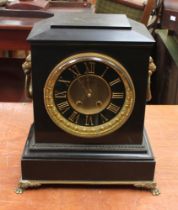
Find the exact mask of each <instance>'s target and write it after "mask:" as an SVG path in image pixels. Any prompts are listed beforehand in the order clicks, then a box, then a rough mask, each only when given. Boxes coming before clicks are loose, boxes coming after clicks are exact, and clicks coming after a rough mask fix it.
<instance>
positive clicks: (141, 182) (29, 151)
mask: <svg viewBox="0 0 178 210" xmlns="http://www.w3.org/2000/svg"><path fill="white" fill-rule="evenodd" d="M48 145H49V144H48ZM132 148H133V149H132ZM21 165H22V166H21V167H22V181H21V182H20V183H21V184H20V188H18V190H17V192H20V191H21V190H20V189H25V188H29V187H33V186H40V185H41V184H72V185H73V184H76V185H79V184H83V185H86V184H88V185H91V184H92V185H121V184H122V185H123V184H124V185H134V186H136V187H142V188H146V189H151V190H152V191H153V193H154V194H157V193H156V184H155V182H154V169H155V160H154V157H153V154H152V151H151V148H150V145H149V141H148V137H147V135H146V132H145V131H144V135H143V144H142V147H138V148H137V149H136V147H135V145H129V147H128V145H125V148H124V146H123V145H122V148H121V149H118V150H115V151H113V152H111V151H108V150H107V145H105V150H103V151H92V150H89V151H81V150H78V151H77V150H72V149H70V150H66V148H62V149H60V148H58V147H53V148H52V147H50V145H49V146H46V147H45V146H44V145H43V144H42V145H40V143H38V144H35V139H34V129H33V126H32V128H31V130H30V133H29V136H28V139H27V143H26V145H25V149H24V153H23V156H22V160H21Z"/></svg>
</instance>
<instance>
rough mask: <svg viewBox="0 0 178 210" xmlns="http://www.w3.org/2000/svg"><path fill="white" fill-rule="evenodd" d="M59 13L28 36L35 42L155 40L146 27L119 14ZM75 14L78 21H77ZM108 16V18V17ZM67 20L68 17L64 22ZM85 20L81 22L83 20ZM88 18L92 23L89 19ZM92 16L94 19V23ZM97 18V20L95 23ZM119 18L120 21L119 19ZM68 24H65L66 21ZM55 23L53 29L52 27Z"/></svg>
mask: <svg viewBox="0 0 178 210" xmlns="http://www.w3.org/2000/svg"><path fill="white" fill-rule="evenodd" d="M70 15H71V18H69V17H68V14H66V13H65V14H64V13H55V15H54V17H52V18H48V19H46V20H42V21H40V22H38V23H36V24H35V25H34V27H33V29H32V31H31V33H30V35H29V37H28V40H29V41H31V42H38V41H40V42H46V41H50V42H55V41H58V42H68V41H74V42H78V41H80V42H93V41H95V42H131V43H140V42H142V43H148V44H150V43H153V42H154V40H153V38H152V36H151V35H150V33H149V32H148V30H147V29H146V27H145V26H144V25H143V24H141V23H138V22H136V21H133V20H130V19H128V18H127V17H126V16H124V15H118V14H112V15H108V14H95V15H94V14H93V13H82V12H78V13H71V14H70ZM72 17H73V18H74V17H75V18H76V19H77V21H73V18H72ZM107 17H108V18H107ZM63 19H66V21H64V20H63ZM82 19H83V20H84V21H83V23H80V20H82ZM86 19H88V22H87V21H86ZM90 19H91V20H92V21H91V22H90ZM94 19H96V20H97V21H96V22H95V23H94ZM105 19H106V20H107V21H106V22H105V23H104V22H103V20H105ZM115 20H117V23H116V21H115ZM65 23H66V24H67V25H66V26H64V24H65ZM51 26H53V28H51Z"/></svg>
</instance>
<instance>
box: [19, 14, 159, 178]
mask: <svg viewBox="0 0 178 210" xmlns="http://www.w3.org/2000/svg"><path fill="white" fill-rule="evenodd" d="M75 17H80V20H81V19H82V20H85V21H83V22H80V21H79V22H77V21H75V20H76V18H75ZM94 18H95V20H96V22H95V24H94V23H93V22H92V20H94ZM103 19H105V20H106V21H104V22H105V23H104V24H103V23H102V21H101V20H103ZM28 40H29V41H30V44H31V55H32V78H33V79H32V81H33V84H32V88H33V108H34V123H33V125H32V127H31V130H30V134H29V136H28V139H27V144H26V146H25V150H24V154H23V157H22V178H23V179H28V180H63V181H66V180H67V181H71V180H72V181H123V180H124V181H127V180H133V181H138V180H152V179H153V176H154V167H155V161H154V158H153V156H152V152H151V149H150V146H149V143H148V138H147V136H146V133H145V131H144V115H145V104H146V90H147V76H148V62H149V55H150V52H151V48H152V46H153V43H154V40H153V39H152V37H151V36H150V34H149V32H148V31H147V29H146V28H145V26H143V25H142V24H140V23H137V22H135V21H132V20H128V19H127V18H126V17H125V16H124V15H93V14H83V13H80V14H77V13H71V14H67V15H66V14H63V13H62V14H59V15H56V16H55V17H53V18H50V19H48V20H45V21H41V22H39V23H37V24H36V25H35V26H34V28H33V30H32V32H31V34H30V36H29V38H28ZM87 52H92V53H101V54H104V55H107V56H110V57H112V58H113V59H115V60H117V61H119V62H120V63H121V64H122V65H123V66H124V67H125V69H126V70H127V72H128V73H129V75H130V77H131V79H132V81H133V85H134V88H135V103H134V107H133V111H132V113H131V115H130V117H129V119H128V120H127V121H126V122H125V123H124V124H123V125H122V126H121V127H120V128H119V129H117V130H115V131H113V132H112V133H109V134H107V135H104V136H100V137H94V138H85V137H79V136H75V135H72V134H69V133H68V132H65V131H64V130H63V129H61V128H59V127H58V126H57V125H56V124H55V123H54V122H53V121H52V120H51V118H50V117H49V114H48V113H47V111H46V108H45V102H44V87H45V83H46V81H47V78H48V76H49V74H50V73H51V71H52V69H53V68H54V67H55V66H56V65H57V64H58V63H59V62H61V61H62V60H64V59H65V58H67V57H69V56H72V55H75V54H78V53H87ZM109 171H110V173H109Z"/></svg>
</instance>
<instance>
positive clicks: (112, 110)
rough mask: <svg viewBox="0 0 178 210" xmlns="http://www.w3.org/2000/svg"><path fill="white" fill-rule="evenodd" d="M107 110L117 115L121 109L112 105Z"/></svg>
mask: <svg viewBox="0 0 178 210" xmlns="http://www.w3.org/2000/svg"><path fill="white" fill-rule="evenodd" d="M106 109H107V110H109V111H111V112H113V113H114V114H116V113H117V112H118V111H119V109H120V107H119V106H116V105H115V104H112V103H110V104H109V106H108V107H107V108H106Z"/></svg>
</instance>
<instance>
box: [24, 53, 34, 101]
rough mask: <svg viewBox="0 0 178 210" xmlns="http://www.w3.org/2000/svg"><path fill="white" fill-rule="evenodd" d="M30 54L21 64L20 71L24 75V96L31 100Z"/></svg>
mask: <svg viewBox="0 0 178 210" xmlns="http://www.w3.org/2000/svg"><path fill="white" fill-rule="evenodd" d="M31 67H32V64H31V53H29V55H28V56H27V57H26V59H25V62H24V63H23V64H22V69H23V71H24V74H25V95H26V97H28V98H30V99H32V75H31Z"/></svg>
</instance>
